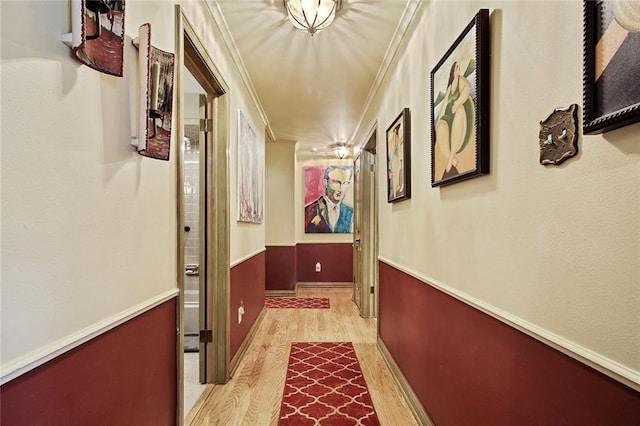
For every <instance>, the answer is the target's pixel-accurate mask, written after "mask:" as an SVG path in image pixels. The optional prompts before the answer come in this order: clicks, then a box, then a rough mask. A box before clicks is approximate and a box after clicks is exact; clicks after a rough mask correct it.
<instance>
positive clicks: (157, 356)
mask: <svg viewBox="0 0 640 426" xmlns="http://www.w3.org/2000/svg"><path fill="white" fill-rule="evenodd" d="M176 300H177V299H171V300H169V301H167V302H165V303H163V304H161V305H159V306H157V307H155V308H153V309H151V310H149V311H147V312H144V313H142V314H140V315H139V316H137V317H135V318H133V319H131V320H129V321H127V322H125V323H124V324H121V325H119V326H118V327H116V328H114V329H112V330H109V331H108V332H106V333H104V334H102V335H100V336H98V337H96V338H94V339H92V340H90V341H89V342H86V343H84V344H82V345H80V346H78V347H77V348H74V349H72V350H70V351H68V352H66V353H64V354H62V355H60V356H58V357H56V358H55V359H53V360H52V361H49V362H48V363H46V364H44V365H42V366H40V367H38V368H36V369H34V370H32V371H30V372H28V373H25V374H23V375H22V376H20V377H17V378H15V379H14V380H12V381H10V382H8V383H6V384H4V385H3V386H2V387H1V388H0V424H2V425H3V426H23V425H30V426H34V425H69V426H72V425H78V426H80V425H82V426H84V425H92V426H101V425H125V424H126V425H149V426H159V425H175V424H176V413H177V393H176V387H177V361H176ZM25 338H28V336H25Z"/></svg>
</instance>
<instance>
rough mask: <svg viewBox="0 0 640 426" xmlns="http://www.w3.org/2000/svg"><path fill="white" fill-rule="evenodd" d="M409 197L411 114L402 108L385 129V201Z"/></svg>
mask: <svg viewBox="0 0 640 426" xmlns="http://www.w3.org/2000/svg"><path fill="white" fill-rule="evenodd" d="M409 198H411V116H410V114H409V108H405V109H403V110H402V112H401V113H400V115H398V116H397V117H396V119H395V120H394V121H393V123H392V124H391V126H389V128H388V129H387V202H389V203H392V202H395V201H401V200H406V199H409Z"/></svg>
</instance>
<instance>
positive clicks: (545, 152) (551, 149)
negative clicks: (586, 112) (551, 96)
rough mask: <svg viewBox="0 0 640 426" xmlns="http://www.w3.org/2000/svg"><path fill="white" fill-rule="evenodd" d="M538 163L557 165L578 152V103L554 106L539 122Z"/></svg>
mask: <svg viewBox="0 0 640 426" xmlns="http://www.w3.org/2000/svg"><path fill="white" fill-rule="evenodd" d="M539 137H540V164H544V165H547V164H554V165H558V164H561V163H562V162H564V161H565V160H567V159H568V158H571V157H573V156H574V155H576V154H577V153H578V105H577V104H573V105H570V106H568V107H567V108H556V109H555V110H554V111H553V112H552V113H551V114H550V115H549V117H547V118H546V119H545V120H544V121H541V122H540V135H539Z"/></svg>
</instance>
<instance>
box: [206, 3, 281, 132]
mask: <svg viewBox="0 0 640 426" xmlns="http://www.w3.org/2000/svg"><path fill="white" fill-rule="evenodd" d="M204 3H206V5H207V9H208V10H209V13H210V14H211V17H212V18H213V21H214V22H215V23H216V25H217V26H218V28H219V29H220V34H221V35H222V40H223V41H224V44H225V45H226V46H227V50H228V51H229V53H230V55H231V58H232V59H233V63H234V64H235V66H236V68H237V69H238V73H239V74H240V78H241V79H242V82H243V83H244V85H245V87H246V88H247V91H248V92H249V95H250V96H251V100H252V101H253V103H254V105H255V107H256V109H257V110H258V113H259V114H260V118H261V119H262V122H263V124H264V126H265V133H266V134H267V137H268V139H269V140H271V141H275V140H276V137H275V134H274V133H273V129H272V128H271V124H270V123H269V119H268V118H267V114H266V113H265V112H264V108H262V103H261V102H260V99H259V98H258V94H257V93H256V89H255V87H254V86H253V82H252V81H251V78H250V77H249V72H248V71H247V68H246V67H245V65H244V61H243V60H242V56H241V55H240V52H239V51H238V47H237V46H236V43H235V40H234V39H233V36H232V35H231V31H230V30H229V25H228V24H227V21H226V20H225V19H224V16H223V14H222V11H221V10H220V5H219V4H218V2H217V1H205V2H204Z"/></svg>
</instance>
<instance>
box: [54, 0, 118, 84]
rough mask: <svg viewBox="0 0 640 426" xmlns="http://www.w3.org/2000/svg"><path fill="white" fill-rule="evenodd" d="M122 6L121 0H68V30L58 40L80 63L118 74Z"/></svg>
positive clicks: (107, 72)
mask: <svg viewBox="0 0 640 426" xmlns="http://www.w3.org/2000/svg"><path fill="white" fill-rule="evenodd" d="M124 9H125V1H124V0H72V1H71V31H72V32H71V33H69V34H64V35H63V36H62V41H63V42H64V43H65V44H66V45H67V46H69V47H70V48H71V50H72V51H73V54H74V55H75V57H76V59H77V60H78V61H80V62H81V63H83V64H85V65H87V66H89V67H91V68H93V69H95V70H98V71H100V72H103V73H106V74H111V75H115V76H118V77H122V75H123V68H124V22H125V19H124Z"/></svg>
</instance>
